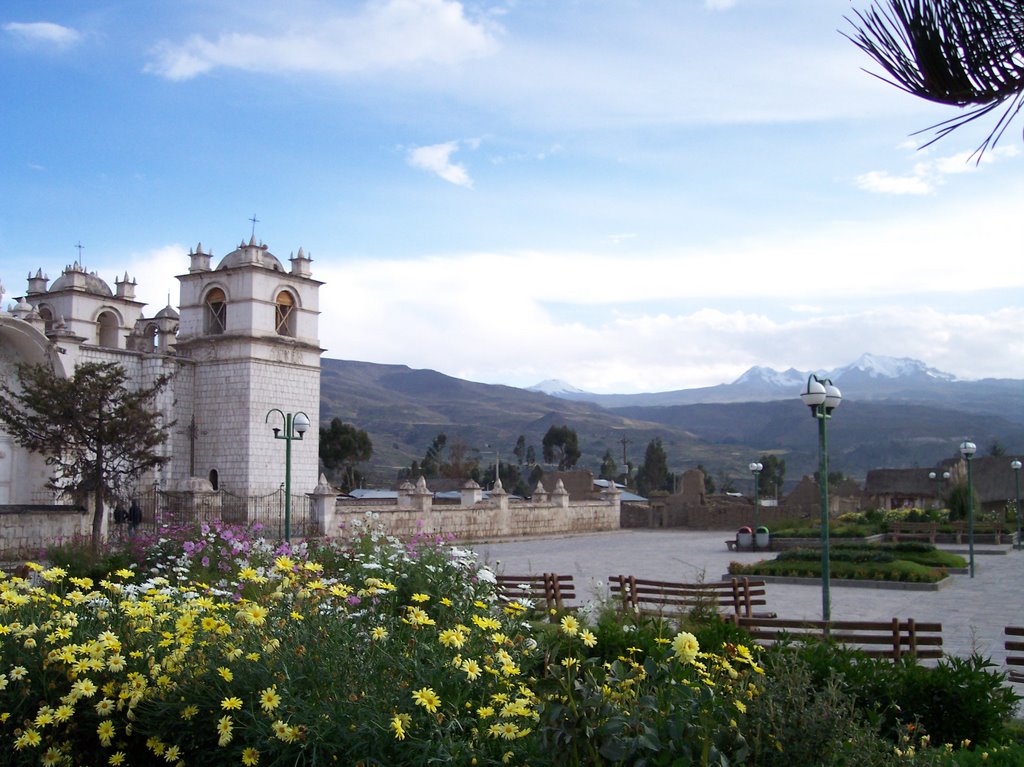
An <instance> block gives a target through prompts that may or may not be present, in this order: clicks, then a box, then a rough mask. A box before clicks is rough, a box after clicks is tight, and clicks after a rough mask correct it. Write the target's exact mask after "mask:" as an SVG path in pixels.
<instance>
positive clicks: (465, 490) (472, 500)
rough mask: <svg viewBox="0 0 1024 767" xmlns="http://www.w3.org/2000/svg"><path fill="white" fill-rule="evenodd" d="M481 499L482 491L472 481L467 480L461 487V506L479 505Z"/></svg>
mask: <svg viewBox="0 0 1024 767" xmlns="http://www.w3.org/2000/svg"><path fill="white" fill-rule="evenodd" d="M482 498H483V491H482V490H481V489H480V485H478V484H477V483H476V482H475V481H474V480H472V479H471V480H468V481H467V482H466V484H464V485H463V486H462V505H463V506H473V505H475V504H477V503H480V500H481V499H482Z"/></svg>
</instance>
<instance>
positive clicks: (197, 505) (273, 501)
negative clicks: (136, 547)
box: [136, 489, 313, 538]
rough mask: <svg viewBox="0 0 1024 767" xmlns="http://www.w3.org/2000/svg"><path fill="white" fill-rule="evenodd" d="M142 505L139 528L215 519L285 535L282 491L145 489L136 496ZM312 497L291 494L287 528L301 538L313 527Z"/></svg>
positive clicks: (262, 532) (155, 530)
mask: <svg viewBox="0 0 1024 767" xmlns="http://www.w3.org/2000/svg"><path fill="white" fill-rule="evenodd" d="M136 498H137V500H138V502H139V506H141V507H142V524H141V528H142V529H144V530H147V531H149V532H152V533H159V532H160V531H164V530H167V529H169V528H179V527H192V526H195V525H198V524H201V523H203V522H206V523H211V522H214V521H217V520H220V521H222V522H225V523H227V524H232V525H239V526H242V527H249V528H252V527H256V528H257V534H258V535H260V536H262V537H265V538H284V536H285V503H284V491H283V490H277V491H275V492H273V493H270V494H268V495H234V494H232V493H229V492H227V491H223V490H222V491H218V492H216V493H175V492H167V491H163V490H153V489H151V490H148V491H145V492H142V493H139V494H138V495H137V496H136ZM311 518H312V500H311V499H310V498H309V497H308V496H305V495H292V497H291V509H290V525H289V527H290V532H291V536H292V537H293V538H296V537H297V538H302V537H305V536H306V535H307V533H308V532H309V531H311V530H312V529H313V526H312V524H311Z"/></svg>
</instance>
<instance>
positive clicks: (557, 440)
mask: <svg viewBox="0 0 1024 767" xmlns="http://www.w3.org/2000/svg"><path fill="white" fill-rule="evenodd" d="M541 444H542V446H543V448H544V461H545V462H547V463H557V464H558V468H559V470H560V471H565V470H566V469H571V468H572V467H573V466H575V465H576V462H577V461H579V459H580V455H581V453H580V445H579V438H578V437H577V436H576V432H575V431H574V430H573V429H570V428H569V427H568V426H564V425H563V426H552V427H551V428H549V429H548V432H547V434H545V435H544V440H543V442H542V443H541Z"/></svg>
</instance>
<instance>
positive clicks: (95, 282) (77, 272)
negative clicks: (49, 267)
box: [49, 261, 114, 296]
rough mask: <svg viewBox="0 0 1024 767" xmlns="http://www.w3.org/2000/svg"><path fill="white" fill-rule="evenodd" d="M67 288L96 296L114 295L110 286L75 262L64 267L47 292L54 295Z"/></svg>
mask: <svg viewBox="0 0 1024 767" xmlns="http://www.w3.org/2000/svg"><path fill="white" fill-rule="evenodd" d="M68 288H78V289H80V290H84V291H85V292H86V293H92V294H93V295H97V296H112V295H114V293H113V291H111V289H110V286H109V285H108V284H107V283H105V282H104V281H103V280H102V279H100V277H99V275H97V274H96V272H87V271H85V269H83V268H82V267H81V266H79V265H78V262H77V261H76V262H75V263H74V264H72V265H71V266H68V267H66V268H65V269H64V271H63V272H62V273H61V275H60V277H58V278H57V279H56V280H54V281H53V284H52V285H51V286H50V291H49V292H50V293H56V292H57V291H58V290H67V289H68Z"/></svg>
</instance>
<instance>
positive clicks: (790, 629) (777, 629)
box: [733, 615, 942, 659]
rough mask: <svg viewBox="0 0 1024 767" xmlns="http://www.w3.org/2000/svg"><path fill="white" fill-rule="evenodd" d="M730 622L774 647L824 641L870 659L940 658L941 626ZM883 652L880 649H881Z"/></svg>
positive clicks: (898, 622)
mask: <svg viewBox="0 0 1024 767" xmlns="http://www.w3.org/2000/svg"><path fill="white" fill-rule="evenodd" d="M733 622H734V623H735V624H736V625H737V626H739V627H741V628H743V629H744V630H745V631H747V633H749V634H750V636H751V638H753V639H755V640H758V641H762V642H766V643H775V642H780V641H783V640H785V639H792V640H796V641H799V640H803V639H818V640H823V639H826V638H828V639H829V640H831V641H834V642H837V643H839V644H843V645H847V646H850V647H853V648H855V649H857V650H860V651H861V652H864V653H866V654H867V655H870V656H873V657H886V658H892V659H896V658H899V657H901V656H903V655H910V656H911V657H914V658H918V659H925V658H929V659H930V658H941V657H942V649H941V647H942V624H941V623H917V622H916V621H914V620H907V621H901V620H899V619H898V618H893V619H892V620H891V621H832V622H825V621H816V620H797V619H787V618H776V619H773V620H769V619H764V618H761V619H758V618H746V617H744V616H741V615H736V616H733ZM883 648H884V649H883Z"/></svg>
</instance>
